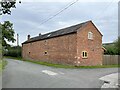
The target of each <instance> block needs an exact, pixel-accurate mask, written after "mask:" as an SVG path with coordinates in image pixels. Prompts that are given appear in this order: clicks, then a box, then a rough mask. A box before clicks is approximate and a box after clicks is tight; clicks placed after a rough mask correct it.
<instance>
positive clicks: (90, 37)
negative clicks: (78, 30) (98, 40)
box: [88, 32, 93, 40]
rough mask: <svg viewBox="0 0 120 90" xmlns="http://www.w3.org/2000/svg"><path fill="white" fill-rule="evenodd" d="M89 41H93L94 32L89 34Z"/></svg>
mask: <svg viewBox="0 0 120 90" xmlns="http://www.w3.org/2000/svg"><path fill="white" fill-rule="evenodd" d="M88 39H91V40H92V39H93V33H92V32H88Z"/></svg>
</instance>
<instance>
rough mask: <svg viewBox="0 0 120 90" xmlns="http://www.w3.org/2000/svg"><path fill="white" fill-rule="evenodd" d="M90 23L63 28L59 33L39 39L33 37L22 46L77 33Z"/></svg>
mask: <svg viewBox="0 0 120 90" xmlns="http://www.w3.org/2000/svg"><path fill="white" fill-rule="evenodd" d="M88 22H89V21H87V22H84V23H80V24H77V25H73V26H70V27H67V28H63V29H60V30H57V31H53V32H50V33H47V34H43V35H40V36H37V37H33V38H30V39H29V40H27V41H25V42H24V43H22V44H26V43H30V42H35V41H39V40H44V39H49V38H53V37H58V36H63V35H67V34H71V33H76V32H77V30H78V29H80V28H81V27H82V26H84V25H86V24H87V23H88Z"/></svg>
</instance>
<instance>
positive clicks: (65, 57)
mask: <svg viewBox="0 0 120 90" xmlns="http://www.w3.org/2000/svg"><path fill="white" fill-rule="evenodd" d="M76 36H77V34H76V33H74V34H69V35H65V36H60V37H56V38H51V39H46V40H41V41H37V42H32V43H28V44H23V50H22V55H23V58H25V59H34V60H40V61H47V62H53V63H62V64H72V65H73V64H74V61H75V60H76V59H75V56H76V54H77V53H76V52H77V51H76V50H77V37H76ZM45 51H47V54H46V55H45ZM29 52H30V53H29Z"/></svg>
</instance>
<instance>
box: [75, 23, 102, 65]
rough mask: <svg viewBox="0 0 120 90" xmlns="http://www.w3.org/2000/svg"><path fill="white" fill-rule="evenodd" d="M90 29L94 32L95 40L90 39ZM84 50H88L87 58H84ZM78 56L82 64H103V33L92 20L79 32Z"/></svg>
mask: <svg viewBox="0 0 120 90" xmlns="http://www.w3.org/2000/svg"><path fill="white" fill-rule="evenodd" d="M90 31H91V32H92V33H93V40H89V39H88V32H90ZM82 51H87V53H88V57H87V58H86V59H83V58H82ZM77 58H78V63H79V65H81V66H84V65H85V66H86V65H89V66H91V65H101V64H102V35H101V34H100V33H99V32H98V31H97V29H96V28H95V27H94V25H93V24H92V23H91V22H89V23H88V24H87V25H86V26H85V27H83V28H82V30H78V32H77Z"/></svg>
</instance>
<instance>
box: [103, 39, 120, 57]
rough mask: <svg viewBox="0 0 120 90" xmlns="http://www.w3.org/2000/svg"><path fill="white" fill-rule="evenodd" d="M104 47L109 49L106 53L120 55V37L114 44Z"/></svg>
mask: <svg viewBox="0 0 120 90" xmlns="http://www.w3.org/2000/svg"><path fill="white" fill-rule="evenodd" d="M104 47H105V48H106V50H107V51H106V52H105V53H104V54H108V55H120V37H119V38H118V39H117V40H116V41H114V42H113V43H112V44H108V45H104Z"/></svg>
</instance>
